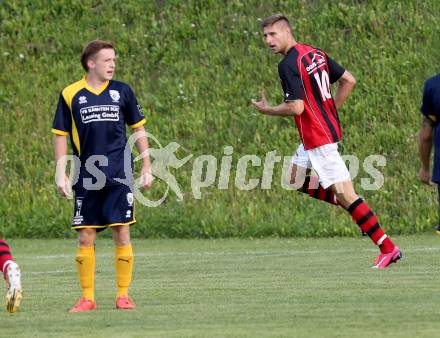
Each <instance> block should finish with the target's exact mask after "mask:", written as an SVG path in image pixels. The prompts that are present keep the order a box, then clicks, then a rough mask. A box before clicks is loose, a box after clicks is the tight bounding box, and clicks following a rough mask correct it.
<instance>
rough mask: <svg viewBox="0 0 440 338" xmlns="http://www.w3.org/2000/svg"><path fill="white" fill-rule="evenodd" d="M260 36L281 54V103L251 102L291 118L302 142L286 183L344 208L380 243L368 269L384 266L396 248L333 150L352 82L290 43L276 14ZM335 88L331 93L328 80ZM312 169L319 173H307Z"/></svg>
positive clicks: (315, 51)
mask: <svg viewBox="0 0 440 338" xmlns="http://www.w3.org/2000/svg"><path fill="white" fill-rule="evenodd" d="M262 29H263V32H264V39H265V42H266V44H267V45H268V47H269V48H270V49H271V50H272V52H273V53H279V54H282V55H283V56H284V58H283V59H282V60H281V62H280V63H279V65H278V72H279V76H280V79H281V84H282V88H283V91H284V102H283V103H281V104H280V105H278V106H270V105H269V104H268V102H267V99H266V97H265V95H264V93H263V94H262V97H261V100H260V101H255V100H253V101H252V103H253V105H254V106H255V107H256V109H257V110H258V111H260V112H261V113H263V114H266V115H276V116H294V117H295V122H296V126H297V128H298V131H299V134H300V138H301V141H302V143H301V145H300V146H299V147H298V149H297V151H296V153H295V156H293V159H292V163H291V167H290V173H291V175H290V176H291V177H290V183H291V184H293V185H294V187H297V188H299V190H300V191H301V192H304V193H307V194H309V195H310V196H311V197H314V198H317V199H320V200H323V201H326V202H328V203H331V204H335V205H340V206H342V207H343V208H344V209H346V210H347V211H348V212H349V213H350V214H351V216H352V218H353V220H354V221H355V222H356V223H357V224H358V225H359V227H360V229H361V230H362V232H364V233H366V234H368V235H369V236H370V238H371V239H372V241H373V242H374V244H376V245H378V246H379V249H380V254H379V256H378V257H377V258H376V260H375V262H374V265H373V267H374V268H379V269H383V268H386V267H387V266H389V265H390V264H391V263H394V262H396V261H397V260H399V259H400V258H401V252H400V249H399V248H398V247H397V246H395V245H394V243H393V242H392V241H391V239H390V238H389V237H388V236H387V235H386V234H385V233H384V231H383V230H382V228H381V227H380V225H379V223H378V221H377V218H376V215H375V214H374V213H373V212H372V211H371V210H370V208H369V207H368V205H367V204H366V203H365V202H364V201H363V200H362V199H361V198H360V197H359V196H358V195H357V194H356V192H355V191H354V188H353V184H352V182H351V177H350V174H349V171H348V169H347V167H346V165H345V163H344V161H343V159H342V158H341V156H340V154H339V152H338V142H339V141H340V140H341V135H342V134H341V128H340V125H339V118H338V112H337V108H338V107H340V106H341V104H342V103H343V102H344V101H345V100H346V99H347V97H348V96H349V95H350V93H351V91H352V90H353V88H354V86H355V84H356V80H355V79H354V77H353V76H352V75H351V74H350V73H349V72H348V71H347V70H345V69H344V68H343V67H342V66H340V65H339V64H338V63H336V62H335V61H334V60H332V59H331V58H330V57H328V55H327V54H326V53H325V52H324V51H322V50H321V49H319V48H315V47H312V46H309V45H305V44H301V43H298V42H296V41H295V39H294V37H293V35H292V28H291V26H290V23H289V20H288V19H287V18H286V17H285V16H283V15H281V14H276V15H273V16H270V17H268V18H267V19H265V20H264V21H263V22H262ZM335 82H338V84H339V86H338V89H337V92H336V95H335V98H333V97H332V94H331V90H330V84H331V83H335ZM310 169H314V170H315V172H316V173H317V174H318V177H314V176H310V175H307V174H309V173H310Z"/></svg>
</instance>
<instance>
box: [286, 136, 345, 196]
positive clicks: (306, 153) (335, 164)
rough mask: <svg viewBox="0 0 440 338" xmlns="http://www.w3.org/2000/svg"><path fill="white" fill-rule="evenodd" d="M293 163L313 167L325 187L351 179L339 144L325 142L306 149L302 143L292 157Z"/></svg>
mask: <svg viewBox="0 0 440 338" xmlns="http://www.w3.org/2000/svg"><path fill="white" fill-rule="evenodd" d="M292 163H293V164H296V165H297V166H299V167H303V168H308V169H313V170H314V171H316V173H317V174H318V177H319V183H321V185H322V187H323V188H324V189H327V188H328V187H329V186H331V185H333V184H335V183H339V182H346V181H350V180H351V177H350V172H349V171H348V169H347V166H346V165H345V162H344V160H343V159H342V157H341V155H340V154H339V152H338V144H337V143H331V144H325V145H323V146H320V147H318V148H314V149H310V150H305V149H304V145H303V144H300V145H299V147H298V149H297V150H296V153H295V155H294V156H293V158H292Z"/></svg>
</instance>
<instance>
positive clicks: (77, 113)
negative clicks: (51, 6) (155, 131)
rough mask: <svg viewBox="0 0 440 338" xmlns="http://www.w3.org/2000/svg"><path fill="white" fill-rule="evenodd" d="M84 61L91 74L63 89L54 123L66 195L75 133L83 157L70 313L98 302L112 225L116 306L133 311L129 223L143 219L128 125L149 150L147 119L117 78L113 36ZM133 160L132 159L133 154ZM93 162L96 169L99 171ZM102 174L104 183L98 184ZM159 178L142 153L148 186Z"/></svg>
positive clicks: (93, 46) (88, 51)
mask: <svg viewBox="0 0 440 338" xmlns="http://www.w3.org/2000/svg"><path fill="white" fill-rule="evenodd" d="M81 64H82V66H83V68H84V70H85V71H86V72H87V74H86V75H85V76H84V77H83V78H82V79H81V80H79V81H77V82H75V83H73V84H71V85H69V86H67V87H66V88H64V90H63V91H62V92H61V94H60V97H59V100H58V106H57V110H56V112H55V118H54V122H53V126H52V132H53V133H54V134H55V157H56V161H57V166H58V167H61V168H62V170H61V171H62V173H59V175H57V186H58V189H59V191H60V193H61V194H62V195H63V196H65V197H68V196H70V194H71V192H70V188H71V187H70V183H69V179H68V177H67V175H66V174H65V168H66V157H65V155H67V138H68V137H70V141H71V146H72V149H73V153H74V155H76V156H77V157H78V158H79V160H80V165H79V168H75V169H76V170H77V171H78V176H79V179H78V182H77V183H76V184H75V185H74V186H73V190H74V192H75V205H74V208H75V209H74V217H73V220H72V229H74V230H76V231H78V242H79V243H78V244H79V245H78V249H77V254H76V263H77V264H76V265H77V269H78V274H79V280H80V285H81V288H82V291H83V292H82V297H81V299H80V300H79V302H78V303H77V304H76V305H75V306H74V307H73V308H72V309H71V310H70V312H72V313H75V312H84V311H90V310H94V309H95V308H96V303H95V295H94V280H95V279H94V277H95V261H96V260H95V246H94V244H95V239H96V233H97V232H98V231H101V230H104V229H106V228H111V231H112V236H113V239H114V242H115V246H116V248H115V267H116V279H117V286H118V291H117V295H116V308H117V309H124V310H125V309H126V310H130V309H134V307H135V304H134V302H133V301H132V299H131V298H130V297H129V296H128V288H129V286H130V283H131V278H132V271H133V262H134V256H133V250H132V246H131V241H130V225H132V224H134V223H135V222H136V220H135V215H134V194H133V183H132V182H131V181H132V180H131V178H129V177H126V176H128V175H129V174H128V175H126V168H125V163H126V159H125V149H126V146H127V137H126V125H128V126H129V127H130V128H131V129H132V130H133V131H135V132H139V133H140V134H141V137H139V138H137V141H136V146H137V148H138V150H139V152H140V153H141V154H143V155H145V154H147V152H148V140H147V137H146V133H145V129H144V124H145V122H146V120H145V117H144V115H143V113H142V111H141V109H140V106H139V104H138V102H137V100H136V97H135V95H134V94H133V91H132V90H131V88H130V87H129V86H128V85H127V84H126V83H123V82H120V81H115V80H113V75H114V72H115V68H116V52H115V49H114V47H113V44H112V43H111V42H109V41H103V40H95V41H92V42H90V43H89V44H88V45H87V46H86V47H85V48H84V51H83V53H82V56H81ZM130 155H131V154H130ZM129 161H131V162H132V159H131V158H130V159H129ZM96 163H98V165H97V166H96ZM132 164H133V163H131V167H132ZM89 169H93V171H94V173H92V172H91V171H90V170H89ZM130 170H131V168H130ZM98 178H99V181H101V182H100V184H101V186H98V180H97V179H98ZM152 179H153V177H152V174H151V163H150V159H149V156H148V155H147V156H144V157H143V165H142V169H141V178H140V185H141V187H142V188H149V187H150V186H151V183H152ZM94 181H96V182H95V183H94ZM124 182H127V183H124Z"/></svg>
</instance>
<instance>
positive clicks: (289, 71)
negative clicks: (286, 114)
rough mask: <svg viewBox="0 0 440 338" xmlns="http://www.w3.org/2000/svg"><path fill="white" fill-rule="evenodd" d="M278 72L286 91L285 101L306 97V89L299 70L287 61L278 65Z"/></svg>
mask: <svg viewBox="0 0 440 338" xmlns="http://www.w3.org/2000/svg"><path fill="white" fill-rule="evenodd" d="M278 74H279V76H280V80H281V85H282V87H283V91H284V101H285V102H287V101H294V100H303V99H304V90H303V86H302V83H301V78H300V76H299V73H298V71H295V69H294V67H292V66H291V65H289V64H288V63H287V62H282V63H280V64H279V65H278Z"/></svg>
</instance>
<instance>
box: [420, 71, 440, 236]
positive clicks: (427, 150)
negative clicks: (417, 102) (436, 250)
mask: <svg viewBox="0 0 440 338" xmlns="http://www.w3.org/2000/svg"><path fill="white" fill-rule="evenodd" d="M420 111H421V112H422V114H423V122H422V128H421V129H420V134H419V154H420V160H421V162H422V163H421V167H420V171H419V178H420V181H421V182H422V183H425V184H428V185H430V184H432V182H434V183H435V184H437V190H438V194H439V201H440V185H439V184H440V129H439V125H440V123H439V122H440V74H437V75H435V76H433V77H431V78H429V79H428V80H426V82H425V88H424V90H423V100H422V106H421V107H420ZM433 136H434V166H433V170H432V182H431V173H430V171H429V167H430V165H429V164H430V163H429V162H430V157H431V149H432V138H433ZM436 231H437V234H439V235H440V221H439V223H438V225H437V227H436Z"/></svg>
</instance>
